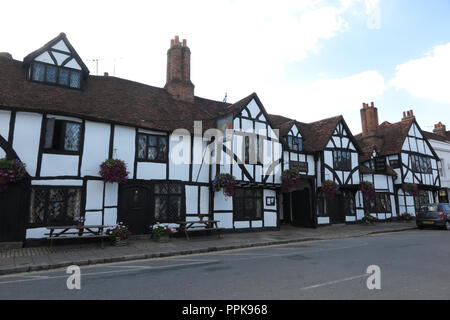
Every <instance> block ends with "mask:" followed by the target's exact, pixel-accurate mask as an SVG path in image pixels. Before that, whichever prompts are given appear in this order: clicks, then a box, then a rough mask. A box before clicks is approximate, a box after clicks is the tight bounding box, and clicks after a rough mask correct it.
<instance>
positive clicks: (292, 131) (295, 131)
mask: <svg viewBox="0 0 450 320" xmlns="http://www.w3.org/2000/svg"><path fill="white" fill-rule="evenodd" d="M288 135H290V136H293V137H298V138H301V137H302V135H301V133H300V131H299V130H298V127H297V125H296V124H294V125H293V126H292V127H291V129H290V130H289V133H288Z"/></svg>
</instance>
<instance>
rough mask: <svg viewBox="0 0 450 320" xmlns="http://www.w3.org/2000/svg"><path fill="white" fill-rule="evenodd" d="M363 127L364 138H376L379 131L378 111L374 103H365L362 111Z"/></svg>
mask: <svg viewBox="0 0 450 320" xmlns="http://www.w3.org/2000/svg"><path fill="white" fill-rule="evenodd" d="M361 126H362V136H363V137H368V136H375V135H376V134H377V129H378V109H377V108H375V106H374V103H373V102H371V103H370V106H369V104H368V103H363V107H362V109H361Z"/></svg>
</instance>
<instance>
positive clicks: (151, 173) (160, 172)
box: [136, 162, 166, 180]
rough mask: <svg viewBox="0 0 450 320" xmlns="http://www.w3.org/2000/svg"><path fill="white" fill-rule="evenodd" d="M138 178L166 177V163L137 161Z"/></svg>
mask: <svg viewBox="0 0 450 320" xmlns="http://www.w3.org/2000/svg"><path fill="white" fill-rule="evenodd" d="M136 178H137V179H143V180H153V179H159V180H161V179H166V164H165V163H157V162H137V170H136Z"/></svg>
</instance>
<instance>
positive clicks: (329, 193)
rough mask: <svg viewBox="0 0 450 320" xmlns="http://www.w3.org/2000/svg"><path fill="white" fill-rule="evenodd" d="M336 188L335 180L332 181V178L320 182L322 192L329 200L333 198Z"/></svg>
mask: <svg viewBox="0 0 450 320" xmlns="http://www.w3.org/2000/svg"><path fill="white" fill-rule="evenodd" d="M337 190H338V186H337V184H336V182H334V181H333V180H325V181H324V182H323V183H322V191H323V192H324V194H325V196H326V197H327V198H328V199H330V200H332V199H334V196H335V195H336V192H337Z"/></svg>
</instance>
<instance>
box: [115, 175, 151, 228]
mask: <svg viewBox="0 0 450 320" xmlns="http://www.w3.org/2000/svg"><path fill="white" fill-rule="evenodd" d="M153 211H154V210H153V207H152V187H151V185H148V184H134V185H126V186H121V187H120V191H119V212H118V222H123V223H124V224H125V225H127V226H128V227H129V230H130V231H131V233H132V234H134V235H136V234H146V233H149V231H150V225H152V224H153V223H154V222H155V221H154V212H153Z"/></svg>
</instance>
